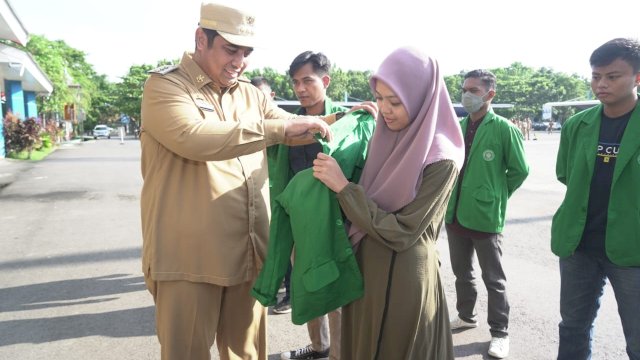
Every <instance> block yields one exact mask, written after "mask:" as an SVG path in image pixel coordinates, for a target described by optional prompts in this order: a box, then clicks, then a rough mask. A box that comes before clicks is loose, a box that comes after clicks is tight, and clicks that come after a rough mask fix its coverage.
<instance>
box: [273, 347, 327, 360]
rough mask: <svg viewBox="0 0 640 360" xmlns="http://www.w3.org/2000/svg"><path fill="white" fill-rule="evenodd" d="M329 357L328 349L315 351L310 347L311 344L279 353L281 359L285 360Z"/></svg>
mask: <svg viewBox="0 0 640 360" xmlns="http://www.w3.org/2000/svg"><path fill="white" fill-rule="evenodd" d="M328 358H329V349H327V350H325V351H322V352H320V351H315V350H313V348H312V347H311V344H309V345H307V346H305V347H303V348H300V349H297V350H291V351H285V352H283V353H282V354H280V359H282V360H287V359H328Z"/></svg>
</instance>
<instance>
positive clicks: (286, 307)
mask: <svg viewBox="0 0 640 360" xmlns="http://www.w3.org/2000/svg"><path fill="white" fill-rule="evenodd" d="M273 312H274V313H275V314H288V313H290V312H291V302H290V301H289V299H282V301H280V302H279V303H277V304H276V306H274V307H273Z"/></svg>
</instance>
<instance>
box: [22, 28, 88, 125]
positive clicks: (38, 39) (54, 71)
mask: <svg viewBox="0 0 640 360" xmlns="http://www.w3.org/2000/svg"><path fill="white" fill-rule="evenodd" d="M26 48H27V51H29V52H30V53H31V54H32V55H33V56H34V58H35V59H36V62H37V63H38V65H39V66H40V67H41V68H42V70H43V71H44V73H45V74H46V75H47V77H48V78H49V80H51V82H52V83H53V92H52V93H51V95H50V96H49V97H47V98H39V100H38V101H39V103H38V107H39V108H40V110H41V112H44V113H48V114H54V113H61V112H62V111H63V110H64V106H65V104H77V105H78V106H79V107H80V108H81V109H84V111H85V112H86V113H91V112H92V98H93V96H95V95H96V93H97V91H96V90H97V88H96V81H95V78H96V76H97V74H96V72H95V71H94V70H93V66H92V65H90V64H89V63H87V62H86V59H85V57H86V54H85V53H84V52H82V51H80V50H77V49H74V48H72V47H70V46H69V45H67V44H66V43H65V42H64V41H62V40H55V41H51V40H48V39H46V38H45V37H44V36H41V35H32V36H31V38H30V39H29V42H28V43H27V45H26ZM70 85H72V86H73V85H79V88H78V87H75V88H70V87H69V86H70ZM76 90H77V91H76Z"/></svg>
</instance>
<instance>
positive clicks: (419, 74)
mask: <svg viewBox="0 0 640 360" xmlns="http://www.w3.org/2000/svg"><path fill="white" fill-rule="evenodd" d="M378 80H379V81H383V82H384V83H385V84H387V85H388V86H389V87H390V88H391V89H392V90H393V92H394V93H395V94H396V95H397V96H398V98H399V99H400V101H401V102H402V104H403V106H404V107H405V109H406V110H407V113H408V114H409V119H410V120H409V126H407V127H406V128H404V129H402V130H401V131H391V130H389V128H388V127H387V125H386V124H385V122H384V119H383V118H382V115H381V114H378V118H377V119H376V129H375V131H374V133H373V137H372V138H371V142H370V144H369V153H368V155H367V162H366V164H365V167H364V170H363V173H362V176H361V177H360V182H359V184H360V185H362V186H363V187H364V190H365V192H366V194H367V195H368V196H369V197H370V198H371V199H372V200H373V201H374V202H375V203H376V204H378V206H379V207H380V208H381V209H383V210H385V211H387V212H395V211H397V210H400V209H401V208H403V207H404V206H406V205H407V204H409V203H410V202H411V201H413V199H415V197H416V194H417V191H418V188H419V186H420V184H421V182H422V172H423V170H424V169H425V167H426V166H427V165H429V164H432V163H435V162H437V161H440V160H444V159H450V160H453V161H454V162H455V163H456V165H457V166H458V169H460V168H461V167H462V162H463V161H464V140H463V137H462V131H461V130H460V124H459V123H458V118H457V116H456V113H455V110H454V109H453V105H452V104H451V99H450V98H449V93H448V92H447V87H446V85H445V82H444V79H443V77H442V75H441V74H440V69H439V67H438V62H437V61H436V60H435V59H433V58H431V57H428V56H426V55H423V54H421V53H420V52H418V51H417V50H415V49H412V48H400V49H397V50H395V51H394V52H392V53H391V54H390V55H389V56H387V58H386V59H385V60H384V61H383V62H382V64H381V65H380V68H378V71H377V72H376V73H375V74H374V75H373V76H372V77H371V79H370V80H369V84H370V85H371V89H372V91H374V92H375V86H376V82H377V81H378ZM364 235H365V233H364V231H363V230H361V229H359V228H358V227H357V226H355V225H352V226H351V228H350V229H349V237H350V239H351V243H352V244H353V245H355V244H357V243H358V242H359V241H360V240H361V239H362V238H363V237H364Z"/></svg>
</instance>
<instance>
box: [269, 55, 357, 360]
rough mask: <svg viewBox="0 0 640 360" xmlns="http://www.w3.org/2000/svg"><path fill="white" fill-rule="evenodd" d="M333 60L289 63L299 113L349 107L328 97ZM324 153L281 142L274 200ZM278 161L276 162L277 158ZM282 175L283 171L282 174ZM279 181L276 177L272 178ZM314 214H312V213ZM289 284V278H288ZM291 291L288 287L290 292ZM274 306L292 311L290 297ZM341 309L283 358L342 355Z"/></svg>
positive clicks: (273, 156)
mask: <svg viewBox="0 0 640 360" xmlns="http://www.w3.org/2000/svg"><path fill="white" fill-rule="evenodd" d="M330 70H331V62H330V61H329V59H328V58H327V56H326V55H324V54H323V53H314V52H312V51H305V52H303V53H301V54H300V55H298V56H297V57H296V58H295V59H294V60H293V62H292V63H291V65H290V66H289V76H290V77H291V80H292V83H293V91H294V92H295V94H296V97H297V98H298V100H299V101H300V108H299V109H298V111H297V112H296V113H297V114H299V115H328V114H333V113H336V112H341V111H346V110H348V109H347V108H344V107H341V106H336V105H333V103H332V102H331V99H329V98H328V97H327V88H328V87H329V84H330V83H331V77H330V76H329V71H330ZM320 152H322V145H321V144H320V143H313V144H309V145H301V146H291V147H289V146H286V145H278V147H277V148H276V149H274V150H271V153H270V154H269V157H270V158H269V160H270V162H271V163H277V164H282V163H288V164H289V166H288V167H287V169H284V170H281V169H276V168H275V167H273V166H272V165H271V164H270V166H269V171H270V172H271V171H286V172H288V176H284V177H282V176H278V177H277V178H279V179H285V181H284V182H282V181H276V182H274V181H271V183H270V186H271V191H270V193H271V198H272V199H275V198H276V196H277V195H278V194H280V193H281V192H282V191H283V190H284V188H285V187H286V185H287V183H288V179H291V178H292V177H293V176H294V175H295V174H297V173H298V172H300V171H302V170H304V169H307V168H310V167H312V166H313V160H314V159H315V158H316V156H317V155H318V153H320ZM274 160H275V161H274ZM279 175H282V174H279ZM271 180H277V179H271ZM310 215H311V214H310ZM285 282H286V283H287V287H288V286H289V284H288V282H289V280H288V279H285ZM288 292H289V290H287V294H288ZM283 300H284V302H282V303H279V304H277V305H276V306H275V308H274V312H275V311H279V312H284V311H286V310H284V311H283V309H287V308H288V309H289V311H290V309H291V308H290V303H289V301H290V299H288V298H285V299H283ZM340 316H341V313H340V309H337V310H335V311H332V312H330V313H329V314H328V315H324V316H320V317H319V318H316V319H313V320H311V321H309V322H308V323H307V328H308V331H309V337H310V338H311V344H310V345H308V346H305V347H303V348H300V349H296V350H292V351H286V352H283V353H282V354H281V358H282V359H326V358H329V357H330V358H331V359H334V360H335V359H337V357H338V356H339V354H340Z"/></svg>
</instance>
